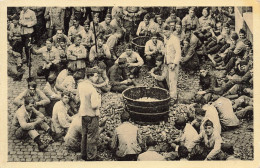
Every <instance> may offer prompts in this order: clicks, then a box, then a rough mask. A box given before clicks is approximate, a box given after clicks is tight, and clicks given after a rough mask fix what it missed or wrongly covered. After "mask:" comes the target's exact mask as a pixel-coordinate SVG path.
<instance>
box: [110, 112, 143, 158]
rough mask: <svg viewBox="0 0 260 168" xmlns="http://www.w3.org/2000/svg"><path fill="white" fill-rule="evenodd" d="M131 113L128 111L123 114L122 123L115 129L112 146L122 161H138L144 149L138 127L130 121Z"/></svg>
mask: <svg viewBox="0 0 260 168" xmlns="http://www.w3.org/2000/svg"><path fill="white" fill-rule="evenodd" d="M129 120H130V115H129V113H127V112H123V113H122V114H121V122H122V124H121V125H120V126H118V127H117V128H116V129H115V132H114V136H113V138H112V143H111V148H112V149H114V150H115V153H116V156H117V157H118V160H120V161H136V160H137V156H138V154H140V153H141V151H142V149H141V147H140V145H141V144H142V138H141V136H140V134H139V131H138V127H137V126H134V125H133V124H131V123H130V122H129Z"/></svg>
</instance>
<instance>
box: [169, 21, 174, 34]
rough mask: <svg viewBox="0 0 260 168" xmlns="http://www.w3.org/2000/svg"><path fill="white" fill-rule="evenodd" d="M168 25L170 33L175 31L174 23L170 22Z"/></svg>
mask: <svg viewBox="0 0 260 168" xmlns="http://www.w3.org/2000/svg"><path fill="white" fill-rule="evenodd" d="M169 25H170V28H171V31H172V32H173V31H174V30H175V21H171V22H170V23H169Z"/></svg>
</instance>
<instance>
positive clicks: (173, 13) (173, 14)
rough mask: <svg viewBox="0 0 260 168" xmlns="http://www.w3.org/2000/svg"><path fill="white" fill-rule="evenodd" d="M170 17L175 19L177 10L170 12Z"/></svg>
mask: <svg viewBox="0 0 260 168" xmlns="http://www.w3.org/2000/svg"><path fill="white" fill-rule="evenodd" d="M170 17H171V19H172V20H175V19H176V18H177V17H176V12H175V11H172V12H171V14H170Z"/></svg>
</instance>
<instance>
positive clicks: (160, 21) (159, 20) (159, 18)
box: [156, 16, 162, 25]
mask: <svg viewBox="0 0 260 168" xmlns="http://www.w3.org/2000/svg"><path fill="white" fill-rule="evenodd" d="M156 21H157V23H158V24H159V25H161V24H162V18H161V16H157V18H156Z"/></svg>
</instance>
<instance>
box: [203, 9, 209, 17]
mask: <svg viewBox="0 0 260 168" xmlns="http://www.w3.org/2000/svg"><path fill="white" fill-rule="evenodd" d="M202 15H203V16H204V17H207V16H208V10H207V8H204V9H203V10H202Z"/></svg>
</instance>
